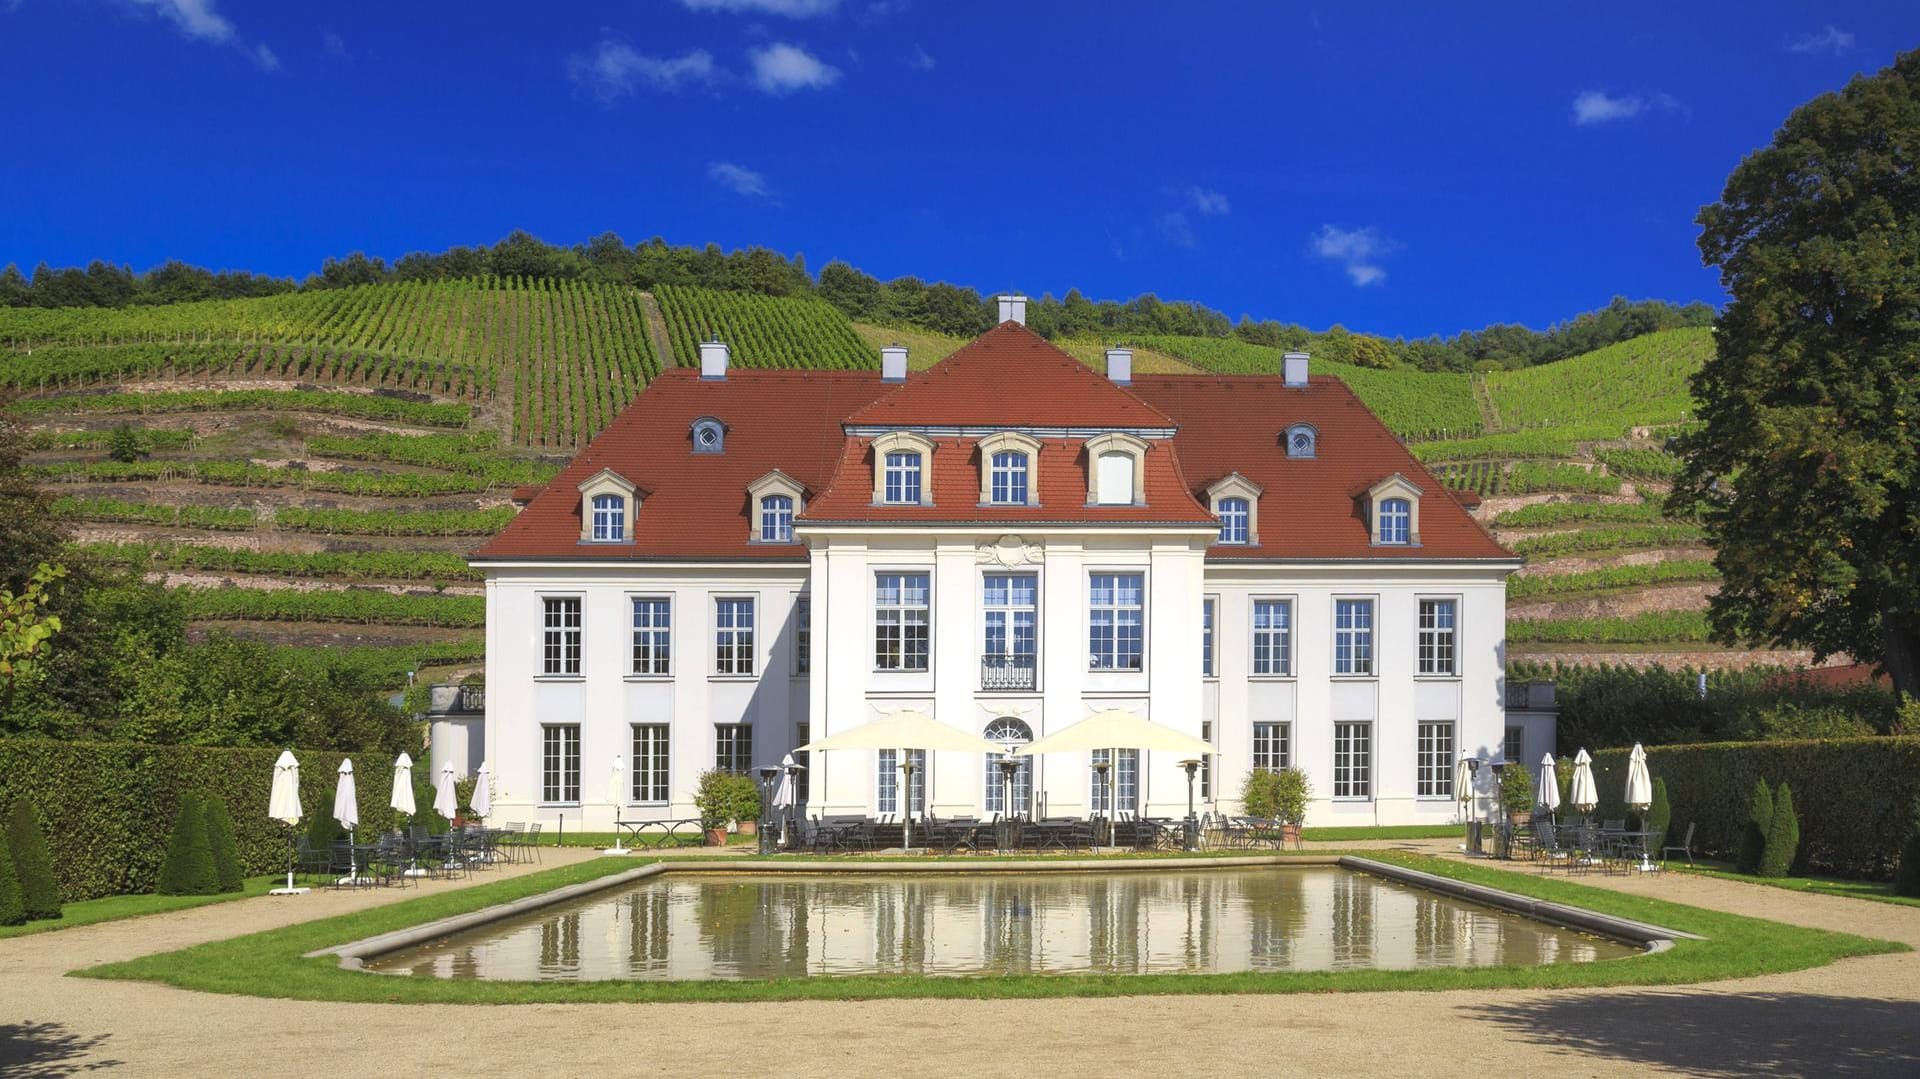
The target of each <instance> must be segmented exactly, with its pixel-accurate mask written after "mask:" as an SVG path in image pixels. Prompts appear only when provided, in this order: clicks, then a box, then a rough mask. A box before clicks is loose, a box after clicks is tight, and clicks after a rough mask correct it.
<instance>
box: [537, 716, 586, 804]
mask: <svg viewBox="0 0 1920 1079" xmlns="http://www.w3.org/2000/svg"><path fill="white" fill-rule="evenodd" d="M540 800H541V801H542V802H544V803H546V804H548V805H570V804H572V803H575V802H578V801H579V800H580V725H579V724H578V723H556V724H551V725H548V726H545V727H541V728H540Z"/></svg>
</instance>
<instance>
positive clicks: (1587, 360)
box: [1487, 329, 1713, 438]
mask: <svg viewBox="0 0 1920 1079" xmlns="http://www.w3.org/2000/svg"><path fill="white" fill-rule="evenodd" d="M1711 355H1713V331H1712V330H1709V329H1688V330H1665V331H1662V332H1660V333H1650V334H1647V335H1646V336H1644V337H1636V338H1634V339H1632V340H1631V341H1622V342H1620V343H1619V344H1617V345H1608V346H1607V347H1606V348H1603V349H1598V350H1596V351H1593V352H1589V353H1586V354H1585V355H1582V356H1575V357H1573V358H1572V359H1568V360H1561V361H1560V362H1558V363H1548V364H1541V365H1539V366H1537V367H1528V368H1524V369H1522V370H1519V371H1496V372H1494V373H1493V374H1490V375H1488V376H1487V390H1488V392H1490V393H1491V394H1492V396H1493V404H1494V409H1495V410H1496V411H1497V412H1498V413H1499V414H1500V424H1501V426H1502V427H1506V428H1530V427H1552V426H1570V425H1579V426H1585V425H1591V424H1599V423H1611V424H1612V425H1613V433H1612V434H1609V435H1604V436H1602V437H1606V438H1618V437H1620V432H1621V430H1622V429H1624V428H1626V427H1628V426H1652V425H1658V424H1665V423H1678V422H1680V421H1683V420H1685V419H1687V418H1688V417H1689V416H1691V415H1692V414H1693V412H1694V404H1693V394H1692V393H1691V392H1690V391H1689V390H1688V389H1687V379H1688V378H1690V377H1692V375H1693V373H1694V372H1695V371H1698V370H1699V369H1700V365H1701V364H1703V363H1705V362H1706V360H1707V357H1709V356H1711Z"/></svg>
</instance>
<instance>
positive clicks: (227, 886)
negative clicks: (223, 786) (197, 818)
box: [205, 794, 246, 892]
mask: <svg viewBox="0 0 1920 1079" xmlns="http://www.w3.org/2000/svg"><path fill="white" fill-rule="evenodd" d="M205 808H206V815H207V845H208V846H209V847H212V848H213V875H214V877H215V878H216V879H218V880H219V881H220V890H221V891H223V892H237V891H239V890H240V889H241V887H242V885H243V883H244V882H245V879H246V874H245V873H244V872H242V871H241V869H240V850H239V848H238V847H236V846H234V842H233V818H232V816H230V815H229V814H228V813H227V800H226V799H225V798H222V797H220V796H219V795H217V794H210V795H208V796H207V798H206V802H205Z"/></svg>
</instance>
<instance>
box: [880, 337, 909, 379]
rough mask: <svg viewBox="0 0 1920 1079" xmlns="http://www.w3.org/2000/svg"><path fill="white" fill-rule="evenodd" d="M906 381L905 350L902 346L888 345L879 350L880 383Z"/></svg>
mask: <svg viewBox="0 0 1920 1079" xmlns="http://www.w3.org/2000/svg"><path fill="white" fill-rule="evenodd" d="M906 380H907V350H906V347H905V346H904V345H888V346H887V347H886V348H883V349H881V350H880V381H882V382H905V381H906Z"/></svg>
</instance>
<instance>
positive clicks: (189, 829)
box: [159, 794, 220, 895]
mask: <svg viewBox="0 0 1920 1079" xmlns="http://www.w3.org/2000/svg"><path fill="white" fill-rule="evenodd" d="M219 890H220V877H219V874H218V873H216V872H215V871H214V868H213V845H212V844H211V843H209V842H208V841H207V816H206V811H205V810H204V809H202V808H201V806H200V798H199V796H197V795H194V794H184V795H181V796H180V814H179V816H177V817H175V818H174V821H173V836H172V837H171V838H170V839H168V840H167V858H166V861H165V862H162V863H161V865H160V887H159V892H160V894H161V895H213V894H215V893H216V892H218V891H219Z"/></svg>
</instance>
